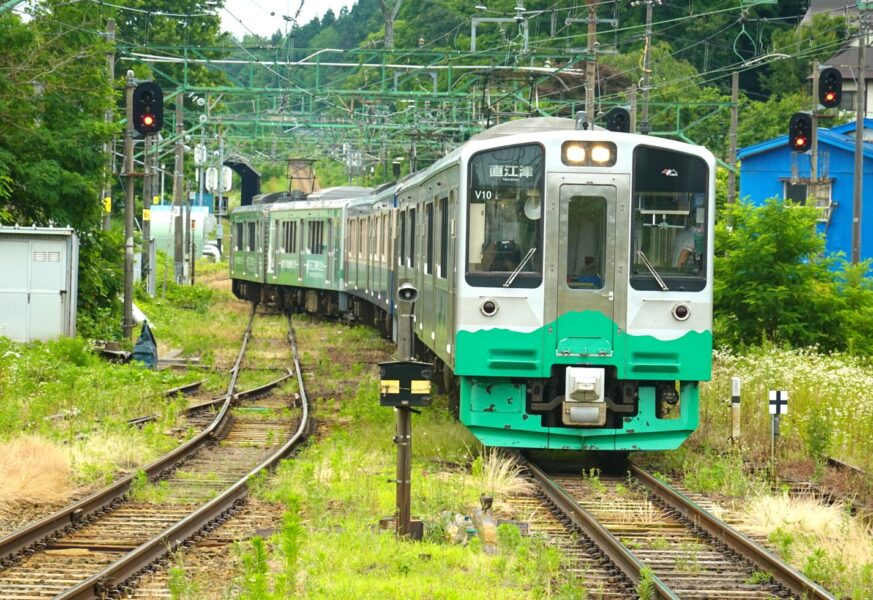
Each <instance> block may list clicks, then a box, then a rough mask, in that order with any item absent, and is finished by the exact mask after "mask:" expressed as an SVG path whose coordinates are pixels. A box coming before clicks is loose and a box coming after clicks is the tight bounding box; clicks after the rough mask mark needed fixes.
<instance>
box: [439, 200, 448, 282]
mask: <svg viewBox="0 0 873 600" xmlns="http://www.w3.org/2000/svg"><path fill="white" fill-rule="evenodd" d="M439 212H440V261H439V263H438V264H437V277H440V278H442V279H445V278H446V277H448V271H449V265H448V263H449V199H448V198H440V199H439Z"/></svg>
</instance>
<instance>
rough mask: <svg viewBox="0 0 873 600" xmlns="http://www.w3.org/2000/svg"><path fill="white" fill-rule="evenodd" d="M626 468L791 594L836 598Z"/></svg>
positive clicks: (643, 475)
mask: <svg viewBox="0 0 873 600" xmlns="http://www.w3.org/2000/svg"><path fill="white" fill-rule="evenodd" d="M629 469H630V472H631V474H632V475H633V476H634V477H636V478H637V479H638V480H639V481H640V482H641V483H642V484H643V485H644V486H645V487H646V488H647V489H648V490H649V491H650V492H651V493H653V494H654V495H655V496H657V497H658V498H659V499H661V501H663V502H664V503H665V504H666V505H668V506H669V507H670V508H672V509H674V510H676V511H677V512H679V513H680V514H681V515H682V516H683V517H685V518H686V519H688V520H689V521H691V522H692V523H693V524H694V525H696V526H697V527H700V528H701V529H703V530H704V531H706V532H707V533H708V534H709V535H711V536H712V537H713V538H714V539H716V540H718V541H720V542H722V543H723V544H725V545H726V546H727V547H729V548H730V549H731V550H733V551H735V552H737V553H739V554H741V555H742V556H743V557H745V558H746V559H748V560H750V561H751V562H753V563H754V564H755V565H757V566H758V568H760V569H761V570H762V571H764V572H766V573H768V574H769V575H771V576H772V577H773V579H775V580H776V581H777V582H779V583H780V584H782V585H783V586H784V587H785V588H786V589H787V590H789V591H790V592H791V593H792V594H795V595H797V596H798V597H800V598H805V599H806V600H835V598H834V596H832V595H831V594H829V593H828V592H827V591H826V590H825V589H824V588H822V587H821V586H819V585H818V584H816V583H815V582H814V581H811V580H810V579H808V578H807V577H805V576H804V575H803V574H801V573H799V572H798V571H795V570H794V569H792V568H791V567H790V566H789V565H787V564H785V563H784V562H782V561H781V560H780V559H779V558H778V557H776V556H775V555H773V554H772V553H770V552H769V551H767V550H765V549H764V548H762V547H761V546H759V545H758V544H756V543H755V542H754V541H752V540H751V539H749V538H748V537H746V536H745V535H743V534H742V533H740V532H739V531H737V530H736V529H734V528H733V527H731V526H730V525H728V524H727V523H725V522H724V521H722V520H721V519H719V518H717V517H715V516H714V515H712V514H710V513H708V512H707V511H705V510H703V509H702V508H700V507H699V506H698V505H697V504H696V503H695V502H694V501H692V500H691V499H690V498H687V497H686V496H684V495H683V494H681V493H680V492H678V491H677V490H675V489H674V488H673V487H671V486H670V485H668V484H666V483H664V482H663V481H660V480H658V479H656V478H655V477H654V476H653V475H651V474H650V473H648V472H647V471H645V470H643V469H641V468H640V467H638V466H637V465H634V464H633V463H631V464H630V465H629Z"/></svg>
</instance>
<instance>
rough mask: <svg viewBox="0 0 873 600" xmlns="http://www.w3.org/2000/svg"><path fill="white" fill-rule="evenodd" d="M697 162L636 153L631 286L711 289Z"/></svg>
mask: <svg viewBox="0 0 873 600" xmlns="http://www.w3.org/2000/svg"><path fill="white" fill-rule="evenodd" d="M708 181H709V169H708V167H707V165H706V162H705V161H703V160H702V159H701V158H698V157H696V156H691V155H689V154H683V153H680V152H674V151H672V150H664V149H661V148H651V147H648V146H639V147H637V148H636V150H635V151H634V181H633V195H632V212H631V219H632V224H631V228H632V232H631V234H632V244H631V286H633V288H634V289H637V290H661V291H690V292H696V291H700V290H702V289H703V288H704V287H706V270H707V264H706V256H707V252H706V244H707V239H708V235H707V234H708V232H707V223H708V215H707V201H706V198H707V192H708V190H707V182H708Z"/></svg>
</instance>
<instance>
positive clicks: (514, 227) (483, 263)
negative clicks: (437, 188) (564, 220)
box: [465, 144, 545, 288]
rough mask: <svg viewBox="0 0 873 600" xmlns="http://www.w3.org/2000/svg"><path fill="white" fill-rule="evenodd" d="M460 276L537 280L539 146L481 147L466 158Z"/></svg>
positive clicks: (520, 283) (477, 281)
mask: <svg viewBox="0 0 873 600" xmlns="http://www.w3.org/2000/svg"><path fill="white" fill-rule="evenodd" d="M469 174H470V176H469V187H468V195H467V244H466V257H467V258H466V263H467V266H466V271H465V277H466V281H467V283H468V284H469V285H472V286H475V287H505V288H536V287H539V286H540V285H542V282H543V267H542V265H543V219H542V214H543V201H542V198H543V188H544V185H545V148H544V147H543V146H542V145H541V144H523V145H516V146H506V147H503V148H494V149H490V150H483V151H481V152H477V153H476V154H474V155H473V156H472V157H471V158H470V161H469Z"/></svg>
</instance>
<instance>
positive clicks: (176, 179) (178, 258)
mask: <svg viewBox="0 0 873 600" xmlns="http://www.w3.org/2000/svg"><path fill="white" fill-rule="evenodd" d="M182 102H183V96H182V94H179V95H177V96H176V147H175V151H176V164H175V167H174V168H173V215H174V219H173V225H174V234H175V236H174V244H173V266H174V269H175V275H176V283H179V284H181V283H184V276H185V263H184V259H185V245H184V244H185V242H184V237H183V236H184V232H185V229H184V228H185V217H184V215H183V213H182V198H183V194H184V190H183V187H184V181H183V179H182V177H183V172H182V168H183V162H182V161H183V158H184V152H185V146H184V143H183V137H182V136H183V134H184V133H185V124H184V122H183V118H184V114H183V108H182Z"/></svg>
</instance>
